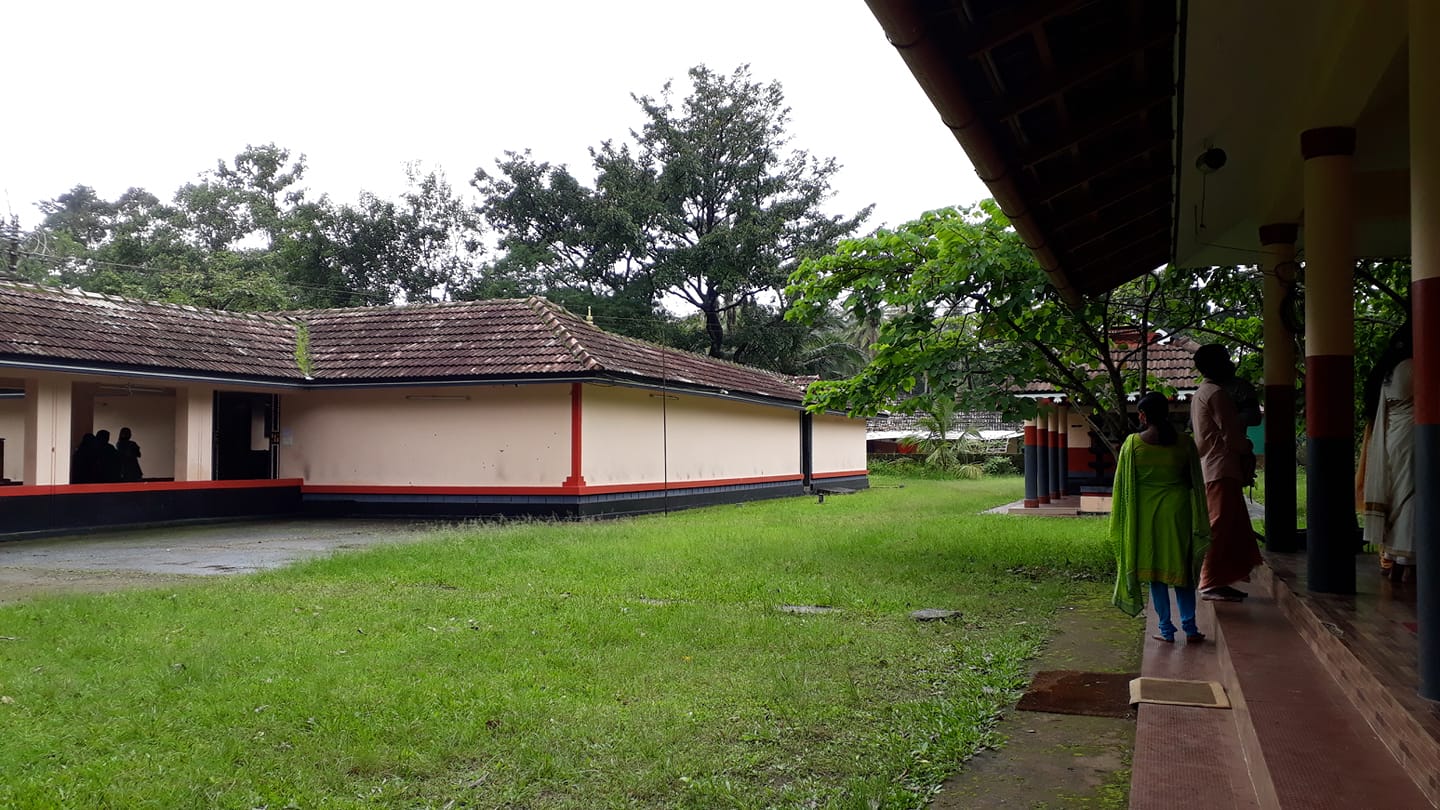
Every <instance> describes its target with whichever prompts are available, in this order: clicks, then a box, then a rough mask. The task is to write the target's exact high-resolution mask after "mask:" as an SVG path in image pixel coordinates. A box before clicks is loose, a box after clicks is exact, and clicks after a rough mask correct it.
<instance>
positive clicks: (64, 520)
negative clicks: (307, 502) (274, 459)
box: [0, 484, 301, 540]
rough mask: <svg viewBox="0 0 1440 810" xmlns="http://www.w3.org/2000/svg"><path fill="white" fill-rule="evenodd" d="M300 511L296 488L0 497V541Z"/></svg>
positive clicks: (298, 494) (171, 490)
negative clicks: (89, 530)
mask: <svg viewBox="0 0 1440 810" xmlns="http://www.w3.org/2000/svg"><path fill="white" fill-rule="evenodd" d="M300 511H301V503H300V486H299V485H298V484H291V485H283V486H256V487H238V488H237V487H226V488H208V487H201V488H197V489H162V490H156V491H153V492H146V491H144V490H139V491H128V492H59V493H55V494H46V495H11V496H5V497H3V498H0V540H4V539H11V540H13V539H19V538H23V537H35V536H39V535H46V534H51V535H53V534H64V533H70V532H76V531H84V530H86V529H102V528H103V529H110V528H123V527H125V526H139V525H154V524H163V523H181V522H191V521H205V520H233V519H236V518H268V517H281V516H287V515H294V514H297V513H299V512H300Z"/></svg>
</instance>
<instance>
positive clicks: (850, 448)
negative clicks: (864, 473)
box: [810, 413, 866, 475]
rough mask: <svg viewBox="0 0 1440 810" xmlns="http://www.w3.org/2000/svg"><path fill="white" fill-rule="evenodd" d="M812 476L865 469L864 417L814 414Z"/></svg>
mask: <svg viewBox="0 0 1440 810" xmlns="http://www.w3.org/2000/svg"><path fill="white" fill-rule="evenodd" d="M812 437H813V440H814V450H813V451H812V452H813V459H814V463H813V467H812V468H811V470H810V472H811V474H812V475H824V474H825V473H836V472H858V471H860V470H864V469H865V464H866V462H865V420H864V419H851V418H850V417H848V416H836V415H834V414H828V413H826V414H816V415H815V419H814V426H813V428H812Z"/></svg>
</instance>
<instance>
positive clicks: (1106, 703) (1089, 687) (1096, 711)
mask: <svg viewBox="0 0 1440 810" xmlns="http://www.w3.org/2000/svg"><path fill="white" fill-rule="evenodd" d="M1134 678H1135V675H1134V673H1129V672H1079V671H1077V670H1073V669H1052V670H1046V671H1044V672H1037V673H1035V679H1034V680H1033V681H1031V682H1030V688H1029V689H1028V690H1026V692H1025V694H1023V695H1021V696H1020V702H1019V703H1017V704H1015V708H1017V709H1020V710H1021V711H1027V712H1049V713H1051V714H1085V715H1089V716H1091V717H1125V718H1133V717H1134V716H1135V709H1134V708H1132V707H1131V706H1130V681H1131V680H1133V679H1134Z"/></svg>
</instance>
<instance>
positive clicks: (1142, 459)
mask: <svg viewBox="0 0 1440 810" xmlns="http://www.w3.org/2000/svg"><path fill="white" fill-rule="evenodd" d="M1138 409H1139V417H1140V431H1139V432H1138V433H1133V434H1131V435H1130V436H1129V437H1128V438H1126V439H1125V444H1124V445H1122V446H1121V448H1120V458H1119V460H1118V462H1117V464H1116V467H1115V485H1114V488H1113V494H1112V498H1111V512H1110V539H1111V541H1112V542H1113V543H1114V546H1115V560H1116V577H1115V596H1114V603H1115V606H1116V607H1118V608H1120V609H1121V610H1123V611H1125V612H1126V613H1128V614H1130V615H1131V616H1137V615H1139V614H1140V611H1141V610H1143V609H1144V607H1145V603H1144V596H1143V594H1142V592H1141V590H1140V583H1141V582H1148V583H1150V601H1151V603H1152V604H1153V606H1154V608H1155V614H1156V616H1157V617H1158V619H1159V625H1158V626H1159V632H1158V633H1157V635H1156V636H1155V638H1157V639H1159V640H1160V641H1163V642H1166V643H1172V642H1174V641H1175V625H1174V624H1173V623H1172V622H1171V620H1170V590H1171V589H1172V588H1173V589H1174V590H1175V602H1176V604H1177V605H1178V606H1179V608H1180V626H1181V628H1182V629H1183V630H1184V631H1185V639H1186V641H1190V642H1192V643H1193V642H1199V641H1204V640H1205V634H1204V633H1201V632H1200V628H1199V627H1198V626H1197V625H1196V624H1195V587H1196V585H1197V584H1198V583H1199V581H1200V564H1201V563H1202V562H1203V561H1204V560H1205V549H1206V547H1207V546H1208V545H1209V544H1210V515H1209V512H1208V510H1207V508H1206V504H1205V479H1204V477H1203V476H1202V474H1201V472H1200V455H1199V453H1197V452H1196V450H1195V443H1194V442H1193V441H1192V440H1191V439H1190V437H1189V436H1187V435H1185V434H1183V433H1181V432H1180V431H1178V430H1176V429H1175V425H1174V424H1172V423H1171V421H1170V407H1169V403H1168V402H1167V401H1166V399H1165V397H1164V396H1162V395H1160V394H1158V393H1154V392H1151V393H1149V394H1146V395H1145V396H1143V397H1141V398H1140V402H1139V403H1138Z"/></svg>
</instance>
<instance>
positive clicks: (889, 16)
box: [866, 0, 1082, 306]
mask: <svg viewBox="0 0 1440 810" xmlns="http://www.w3.org/2000/svg"><path fill="white" fill-rule="evenodd" d="M866 2H867V3H868V4H869V6H870V10H871V12H872V13H873V14H874V15H875V18H876V19H877V20H878V21H879V22H880V27H881V28H883V29H884V30H885V36H886V38H887V39H889V41H890V44H891V45H894V46H895V49H896V50H897V51H899V53H900V58H901V59H903V60H905V64H906V66H907V67H909V68H910V72H911V73H912V74H914V76H915V80H916V81H917V82H918V83H919V84H920V87H921V88H922V89H924V91H925V95H927V96H929V98H930V102H931V103H932V104H934V105H935V109H936V111H938V112H939V113H940V118H941V120H942V121H943V122H944V123H945V126H947V127H949V128H950V132H951V133H952V134H954V136H955V140H957V141H959V142H960V147H961V148H962V149H964V150H965V154H966V155H967V156H968V157H969V158H970V162H971V164H972V165H974V167H975V173H976V174H977V175H979V177H980V180H981V181H982V182H983V183H985V186H986V187H987V188H989V189H990V193H991V194H992V195H994V197H995V202H996V203H997V204H998V205H999V206H1000V210H1001V212H1003V213H1004V214H1005V216H1006V217H1007V218H1009V220H1010V223H1011V224H1012V225H1013V226H1014V227H1015V232H1016V233H1018V234H1019V235H1020V238H1021V240H1022V241H1024V243H1025V246H1026V247H1027V248H1029V249H1030V252H1031V253H1032V254H1034V256H1035V261H1036V262H1038V263H1039V265H1040V268H1041V269H1042V270H1044V271H1045V275H1046V277H1047V278H1049V280H1050V283H1051V285H1052V286H1054V287H1055V289H1056V291H1057V292H1059V294H1060V296H1061V297H1062V298H1063V299H1064V300H1065V301H1066V302H1067V303H1069V304H1070V305H1071V306H1078V305H1079V304H1080V302H1081V298H1082V296H1081V294H1080V292H1079V291H1078V290H1077V289H1076V287H1075V285H1073V284H1072V283H1071V282H1070V278H1069V276H1068V275H1067V274H1066V273H1065V271H1064V269H1063V268H1062V267H1061V266H1060V261H1059V259H1058V258H1057V257H1056V255H1055V252H1054V251H1053V250H1052V249H1051V248H1050V246H1049V244H1048V242H1047V240H1046V238H1045V234H1044V233H1043V232H1042V231H1041V229H1040V226H1039V224H1038V223H1037V222H1036V221H1035V218H1034V216H1033V215H1032V214H1031V208H1030V206H1029V205H1028V203H1027V202H1026V200H1025V198H1024V196H1023V195H1022V194H1021V192H1020V189H1019V186H1018V185H1017V183H1016V181H1015V178H1014V177H1013V176H1012V175H1011V174H1010V172H1009V171H1008V170H1007V168H1006V165H1005V161H1004V160H1003V159H1002V157H1001V155H1000V152H999V150H998V149H997V148H996V145H995V141H994V139H993V138H992V137H991V136H990V133H989V132H988V131H987V130H986V128H985V126H984V122H983V121H982V120H981V119H980V116H979V115H978V114H977V113H976V111H975V108H974V106H973V105H972V104H971V103H970V99H969V97H968V95H967V94H966V92H965V89H964V87H962V86H961V83H960V79H959V76H958V75H956V72H955V71H954V70H952V69H951V68H950V65H949V60H948V59H947V57H946V54H945V51H944V48H943V47H942V46H941V45H940V44H939V43H937V42H936V41H935V40H934V39H933V38H932V37H930V36H929V34H928V33H927V29H928V26H927V25H926V24H925V22H924V17H923V16H922V15H921V13H920V11H919V9H918V8H917V6H918V3H917V2H916V0H866Z"/></svg>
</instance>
